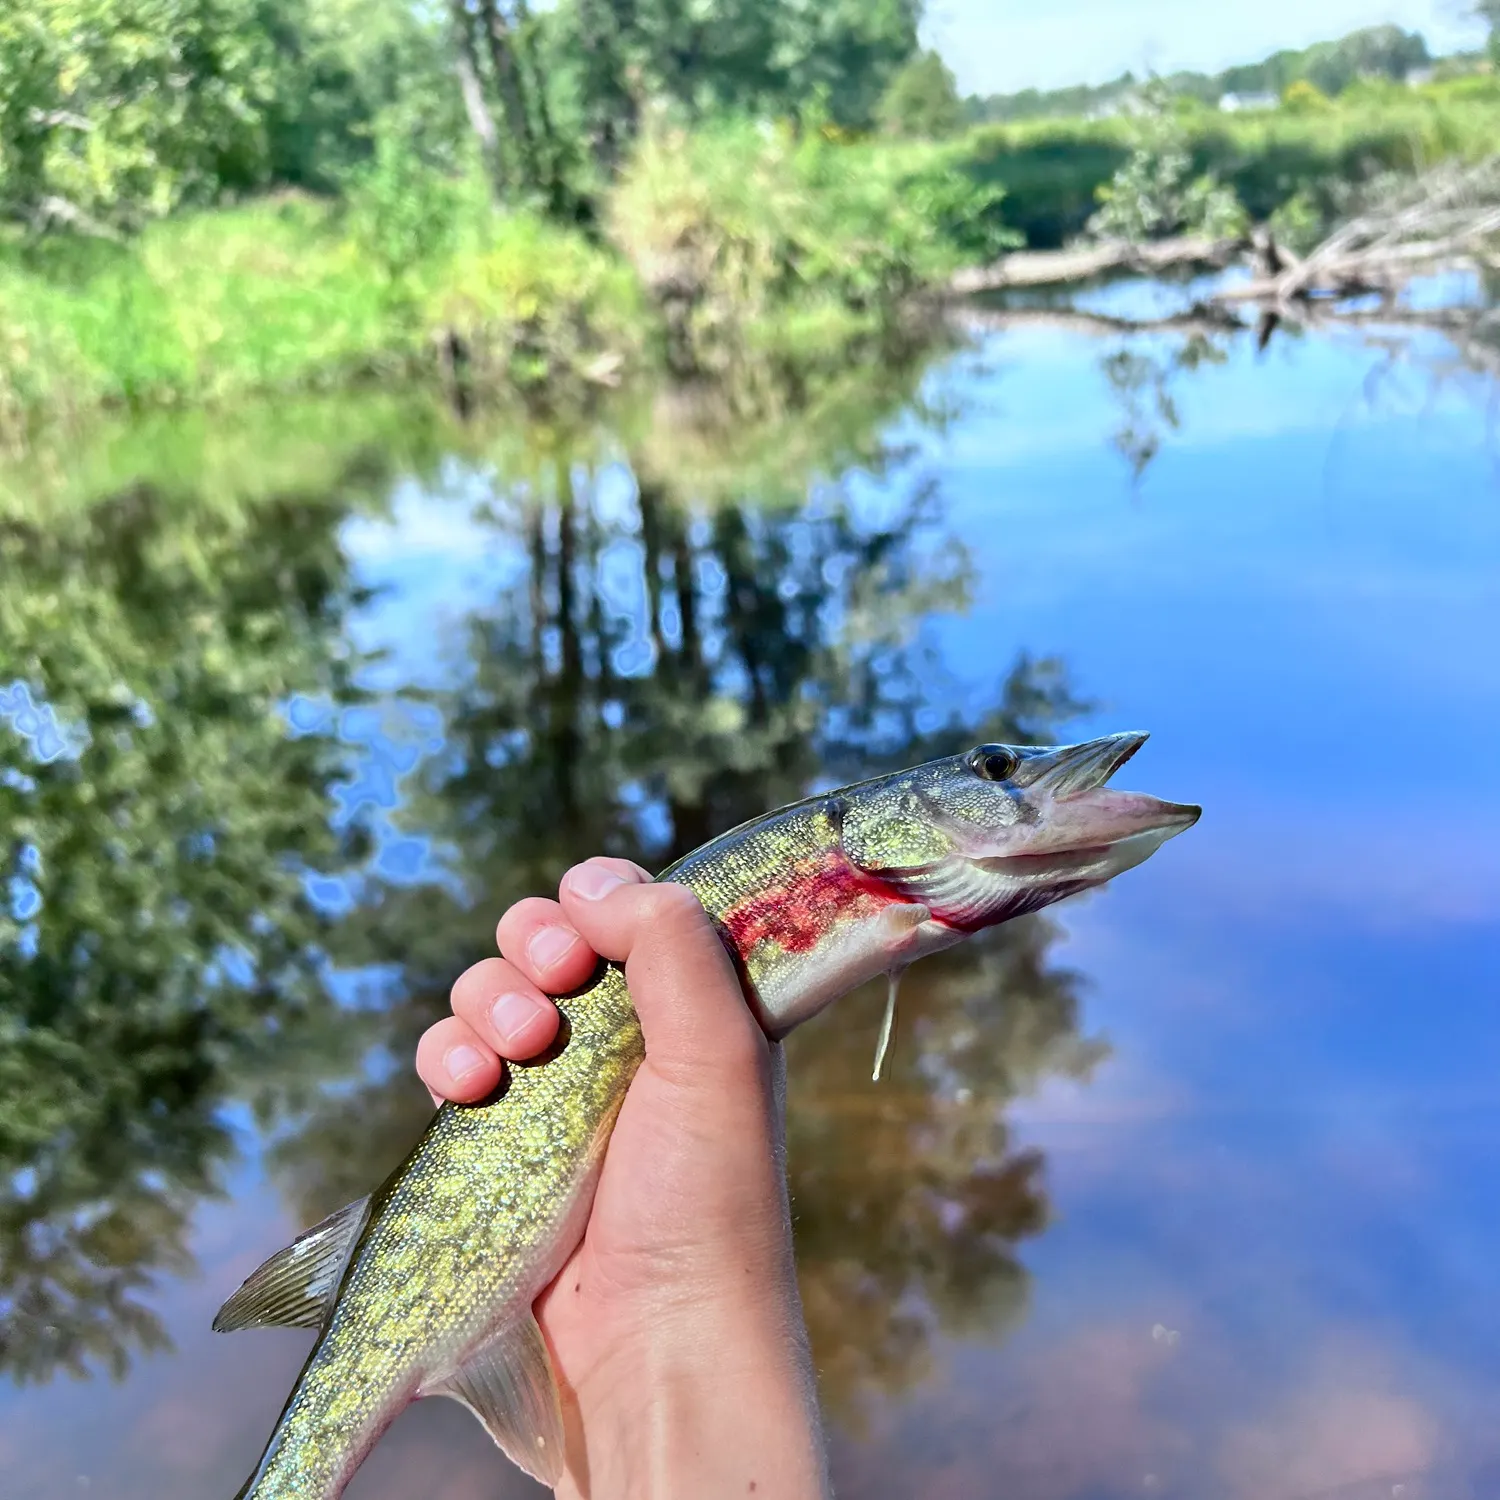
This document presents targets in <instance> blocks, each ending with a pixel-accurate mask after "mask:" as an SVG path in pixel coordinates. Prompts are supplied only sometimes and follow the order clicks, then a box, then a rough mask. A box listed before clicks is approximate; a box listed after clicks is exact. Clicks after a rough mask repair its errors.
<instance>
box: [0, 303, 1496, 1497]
mask: <svg viewBox="0 0 1500 1500" xmlns="http://www.w3.org/2000/svg"><path fill="white" fill-rule="evenodd" d="M1178 295H1179V294H1178V293H1177V292H1176V291H1174V290H1173V289H1163V288H1151V287H1140V286H1134V287H1124V288H1119V289H1115V290H1112V291H1107V292H1102V293H1098V294H1095V295H1094V296H1093V298H1092V300H1091V301H1089V302H1088V304H1087V305H1088V306H1090V307H1091V308H1093V309H1094V310H1095V311H1101V310H1102V311H1104V312H1111V311H1115V312H1117V311H1119V310H1120V309H1121V308H1136V309H1139V308H1140V307H1141V306H1147V305H1154V303H1155V301H1162V300H1164V299H1165V300H1170V299H1171V298H1173V297H1176V296H1178ZM1496 400H1497V392H1496V390H1495V388H1494V385H1493V383H1492V381H1491V380H1490V377H1488V376H1487V375H1485V374H1484V373H1483V372H1480V371H1476V370H1474V369H1472V368H1469V367H1466V366H1465V365H1464V364H1463V362H1462V361H1460V360H1459V359H1458V358H1457V357H1456V355H1455V351H1454V349H1453V347H1452V345H1451V344H1449V343H1448V342H1447V341H1446V340H1445V339H1444V338H1443V337H1442V336H1441V335H1439V334H1436V333H1432V332H1421V331H1418V332H1412V331H1409V330H1391V329H1386V328H1383V327H1381V326H1379V325H1369V326H1360V327H1358V328H1351V329H1340V330H1327V329H1323V330H1319V331H1311V332H1307V333H1305V334H1303V335H1300V336H1293V337H1284V336H1282V335H1281V334H1278V335H1277V336H1276V337H1273V338H1272V340H1271V342H1270V345H1269V347H1268V348H1267V349H1266V350H1265V351H1264V352H1257V351H1256V349H1255V348H1254V347H1253V345H1252V342H1251V341H1250V340H1249V339H1248V338H1242V339H1239V340H1237V341H1236V340H1232V339H1230V338H1228V337H1227V336H1226V337H1212V336H1203V335H1194V334H1191V333H1161V334H1152V335H1148V336H1136V337H1124V336H1120V335H1117V334H1114V333H1110V332H1108V331H1107V330H1106V331H1103V332H1101V331H1099V329H1090V328H1086V327H1083V326H1081V325H1080V326H1073V325H1070V324H1069V323H1067V321H1066V320H1055V321H1052V322H1049V321H1047V320H1046V319H1043V318H1041V317H1038V318H1036V319H1034V320H1032V321H1029V322H1026V323H1024V324H1017V325H1012V326H1000V327H993V328H990V329H988V330H986V331H982V332H979V333H976V334H974V335H973V336H972V337H970V338H969V339H967V340H965V341H962V342H959V343H957V344H955V345H950V346H947V347H945V348H943V349H941V350H936V351H931V352H929V353H928V355H926V356H925V357H924V358H922V359H920V360H917V361H914V362H912V363H910V364H897V365H893V366H889V367H885V368H876V367H873V366H872V367H869V368H860V369H852V370H847V371H844V372H840V373H838V374H836V375H826V376H825V377H824V378H822V379H820V380H819V381H817V382H814V383H811V384H804V385H803V386H802V387H801V388H799V389H797V390H795V391H788V390H786V389H784V388H782V387H780V386H777V387H775V388H771V389H766V388H761V389H757V390H756V391H754V392H752V393H750V394H748V395H746V396H744V397H743V398H742V399H741V401H740V402H739V404H737V405H736V406H734V407H733V408H730V409H726V408H725V407H724V406H723V403H722V402H720V401H718V399H717V398H715V397H713V396H711V395H709V394H707V393H704V392H696V393H695V392H684V391H680V390H679V391H645V392H639V393H632V392H627V393H624V394H622V395H621V396H619V397H618V398H617V399H612V400H610V401H609V402H608V403H606V404H605V405H604V406H603V407H601V408H600V409H599V410H598V411H596V412H593V413H590V414H587V415H582V416H579V415H574V416H572V417H567V418H565V417H562V416H558V415H553V416H550V417H548V416H543V415H539V414H536V413H532V414H530V415H526V416H523V415H521V414H508V415H500V414H491V415H490V416H488V417H484V418H479V417H475V418H471V419H470V420H469V421H467V422H459V421H458V420H457V419H456V418H454V417H451V416H449V415H447V414H445V413H444V412H442V411H439V410H437V409H435V408H432V407H428V406H425V405H423V404H421V403H417V402H413V401H406V400H402V399H398V398H396V397H392V396H388V395H376V394H368V395H365V396H361V397H349V398H344V399H340V400H337V401H335V400H333V399H329V400H326V401H322V402H310V403H298V404H291V405H285V406H281V407H274V408H273V407H255V408H251V409H248V410H244V411H236V412H227V411H226V412H220V413H217V414H213V415H197V416H193V415H186V416H183V415H178V416H172V417H159V418H153V419H149V420H147V419H139V420H137V421H134V422H117V423H114V424H112V425H111V426H109V427H108V428H107V429H105V430H103V431H101V432H100V433H98V434H96V435H94V436H93V437H92V438H90V439H88V440H87V441H83V440H80V441H78V442H76V443H73V444H69V445H64V446H60V447H54V448H52V449H51V450H49V452H48V453H46V454H44V455H42V456H38V457H36V458H33V459H31V460H29V461H27V462H26V463H25V464H22V465H20V466H18V467H17V466H13V467H12V468H11V469H10V470H9V471H8V474H7V476H6V477H5V479H4V483H3V494H4V500H3V504H0V808H3V809H4V818H5V821H6V827H7V832H8V833H9V834H10V838H9V841H8V850H7V858H8V859H9V860H10V864H9V866H8V867H7V869H6V870H5V872H4V874H5V876H6V878H7V880H8V886H7V889H8V892H9V898H8V906H0V1158H3V1166H4V1171H5V1176H4V1178H3V1181H0V1367H3V1373H4V1374H5V1376H6V1377H7V1380H6V1382H5V1383H4V1384H0V1473H3V1475H4V1480H3V1485H0V1488H3V1491H4V1494H5V1496H6V1500H60V1497H70V1496H82V1495H88V1494H103V1495H108V1496H110V1497H112V1500H147V1497H149V1500H212V1497H217V1496H222V1497H224V1500H228V1497H229V1496H230V1495H232V1494H233V1493H234V1492H235V1490H236V1489H237V1488H238V1486H239V1485H240V1483H241V1482H242V1480H243V1479H244V1477H245V1475H246V1473H248V1472H249V1470H250V1469H251V1468H252V1467H253V1464H254V1461H255V1458H256V1456H257V1454H258V1452H259V1450H260V1446H261V1444H262V1442H263V1441H264V1439H265V1437H266V1435H267V1433H268V1432H269V1430H270V1428H271V1426H272V1424H273V1423H274V1421H275V1419H276V1415H277V1413H278V1411H279V1410H280V1406H281V1402H282V1400H283V1398H284V1396H285V1393H286V1391H287V1389H288V1387H289V1385H290V1382H291V1380H292V1378H293V1376H294V1374H295V1372H296V1369H297V1367H298V1365H299V1363H300V1361H301V1359H302V1357H303V1355H304V1352H305V1349H306V1345H307V1336H306V1335H304V1334H299V1333H295V1332H259V1333H246V1334H240V1335H235V1336H232V1337H223V1336H217V1335H215V1334H213V1333H211V1332H210V1331H209V1325H210V1321H211V1319H212V1316H213V1312H214V1309H215V1308H216V1307H217V1305H218V1304H219V1303H220V1301H222V1300H223V1298H224V1297H225V1296H226V1295H227V1294H228V1293H229V1291H230V1290H232V1289H233V1287H234V1286H235V1285H236V1284H237V1283H238V1281H239V1280H240V1279H241V1278H242V1277H243V1276H244V1275H245V1274H246V1273H247V1272H248V1271H249V1270H250V1269H251V1268H252V1267H253V1266H254V1265H255V1264H256V1263H257V1262H258V1261H259V1260H260V1259H261V1258H262V1257H263V1256H265V1255H266V1254H268V1253H269V1252H270V1251H272V1250H274V1249H275V1248H276V1247H278V1246H279V1245H280V1244H282V1243H284V1242H285V1241H286V1240H287V1239H288V1238H290V1237H291V1235H292V1234H293V1233H295V1232H296V1231H297V1230H298V1229H299V1228H300V1227H301V1226H303V1225H304V1224H306V1223H309V1222H312V1221H313V1220H314V1219H316V1218H318V1217H321V1216H322V1215H323V1214H325V1213H327V1212H329V1211H331V1210H332V1209H334V1208H336V1207H338V1206H340V1205H341V1204H342V1203H344V1202H345V1201H347V1200H348V1199H350V1198H353V1197H356V1196H358V1195H359V1194H360V1193H362V1192H364V1191H366V1190H367V1189H368V1188H369V1187H370V1186H371V1185H372V1184H373V1183H374V1182H375V1181H376V1180H377V1179H378V1178H379V1177H380V1176H381V1175H382V1174H383V1173H384V1172H385V1171H386V1170H388V1168H389V1167H390V1166H391V1165H392V1164H393V1163H394V1162H395V1161H396V1160H398V1159H399V1157H400V1155H401V1154H402V1152H403V1150H404V1148H405V1146H406V1145H407V1144H408V1143H409V1142H410V1140H411V1139H412V1138H413V1136H414V1134H415V1132H416V1131H417V1130H418V1129H419V1128H420V1125H421V1122H422V1120H423V1118H424V1116H425V1112H426V1110H427V1109H428V1107H429V1106H428V1104H427V1100H426V1097H425V1095H424V1093H423V1091H422V1090H421V1088H420V1086H419V1084H418V1083H417V1081H416V1078H415V1075H414V1073H413V1071H412V1067H411V1055H412V1049H413V1046H414V1043H415V1039H416V1037H417V1035H418V1034H419V1033H420V1030H421V1029H422V1027H423V1026H424V1025H426V1024H427V1023H428V1022H429V1021H430V1020H431V1019H433V1018H434V1017H435V1016H436V1015H437V1014H439V1013H440V1011H441V1009H442V1006H443V1002H444V997H445V995H446V990H447V986H448V984H449V983H450V982H451V980H452V978H453V977H454V976H455V975H456V973H457V972H458V971H459V970H461V969H462V968H463V967H465V966H466V965H467V964H468V963H470V962H472V961H473V960H475V959H476V958H478V957H481V956H483V955H484V954H485V953H486V952H488V951H489V946H488V945H489V941H490V933H491V931H492V927H493V922H494V919H495V917H496V915H497V914H498V912H499V911H500V910H501V909H502V908H503V906H504V905H505V904H506V903H507V902H508V901H510V900H512V899H515V898H516V897H517V896H519V895H521V894H524V893H528V892H534V891H544V890H546V889H548V887H549V886H550V885H551V884H552V883H554V882H555V880H556V877H557V875H558V873H559V872H560V871H561V869H562V868H564V867H565V866H566V865H567V864H568V863H570V862H572V861H573V860H575V859H577V858H579V857H581V856H583V855H585V854H587V853H590V852H592V851H595V850H601V849H605V850H610V851H613V852H618V853H624V854H629V855H631V856H633V857H636V858H639V859H641V860H642V861H644V862H646V863H648V864H660V863H664V862H665V861H666V860H667V859H668V858H669V857H671V856H672V855H673V854H674V853H675V852H678V851H680V850H682V849H684V848H686V847H691V846H692V845H693V844H695V843H697V842H698V841H700V840H701V839H702V838H703V837H706V836H707V835H708V834H710V833H711V832H713V831H715V830H717V829H719V828H722V827H726V826H728V825H729V824H731V823H733V822H735V821H737V820H739V819H740V818H742V817H745V816H749V815H751V814H753V813H755V812H757V811H760V810H763V809H764V808H766V807H769V806H772V805H775V804H776V803H778V802H781V801H785V800H789V799H790V798H791V797H793V796H796V795H799V794H801V793H802V792H804V791H805V790H807V789H809V788H812V787H817V786H824V785H829V784H833V783H834V782H837V781H839V780H843V779H846V778H848V777H851V776H854V775H857V774H860V773H862V772H864V771H866V770H869V769H871V768H878V767H884V766H889V765H893V764H899V763H903V762H905V761H907V760H910V759H914V758H921V757H924V756H926V755H927V754H929V753H938V752H940V751H943V750H946V749H948V748H951V747H957V746H961V745H965V744H969V743H974V742H976V741H978V740H982V739H992V738H1015V737H1023V736H1024V737H1027V738H1032V739H1040V740H1050V739H1054V738H1061V739H1074V738H1082V737H1084V736H1087V735H1089V734H1092V733H1098V732H1106V731H1112V730H1119V729H1146V730H1150V731H1151V733H1152V740H1151V742H1150V744H1149V745H1148V746H1147V747H1146V748H1145V749H1144V750H1143V751H1142V753H1141V754H1140V756H1139V757H1138V758H1137V759H1136V760H1135V761H1134V762H1133V763H1132V765H1131V766H1130V767H1129V769H1128V772H1127V773H1125V775H1124V777H1123V778H1122V781H1123V784H1125V785H1131V786H1138V787H1140V788H1141V789H1143V790H1150V791H1153V792H1156V793H1158V794H1160V795H1162V796H1165V797H1169V798H1173V799H1179V800H1184V801H1192V802H1200V803H1202V804H1203V806H1204V815H1203V819H1202V821H1201V823H1200V824H1199V825H1198V827H1196V828H1194V829H1193V830H1192V831H1191V832H1190V833H1189V834H1188V835H1186V836H1185V837H1183V838H1181V839H1179V840H1176V841H1175V842H1173V843H1172V844H1170V845H1169V846H1168V847H1167V848H1165V849H1164V850H1163V851H1162V852H1161V853H1160V854H1159V855H1158V856H1157V857H1156V858H1155V859H1153V860H1152V861H1151V862H1150V863H1149V864H1147V865H1146V866H1144V867H1143V868H1142V869H1140V870H1138V871H1135V872H1133V873H1131V874H1130V875H1128V876H1126V877H1124V878H1123V879H1122V880H1120V881H1119V882H1118V883H1117V884H1116V885H1115V886H1114V887H1112V888H1110V889H1108V890H1106V891H1104V892H1101V893H1097V894H1095V895H1093V896H1090V897H1087V898H1084V899H1082V900H1079V901H1076V902H1070V903H1066V904H1064V905H1062V906H1060V907H1058V908H1056V909H1054V910H1053V911H1052V912H1050V913H1048V914H1046V915H1045V916H1044V917H1042V918H1027V919H1023V920H1022V921H1020V922H1017V923H1014V924H1012V925H1010V926H1008V927H1005V928H1002V929H999V930H998V931H996V932H994V933H992V934H990V935H988V936H987V937H986V938H985V939H983V940H981V941H979V942H976V943H975V944H973V945H972V946H971V947H968V948H965V949H960V950H955V951H954V952H953V953H951V954H948V955H943V956H941V957H940V958H938V959H934V960H930V961H929V962H928V963H926V964H925V965H922V966H919V968H918V969H917V970H914V971H913V973H912V975H911V976H909V978H908V981H907V984H906V987H905V990H904V1001H903V1024H902V1027H901V1032H900V1035H899V1037H898V1043H897V1048H896V1052H895V1055H894V1066H893V1068H892V1069H891V1074H890V1076H889V1077H888V1078H887V1080H886V1081H885V1082H883V1083H882V1084H880V1085H872V1084H871V1083H870V1082H869V1080H868V1073H869V1063H870V1058H871V1054H872V1052H873V1048H874V1043H875V1037H876V1033H877V1029H878V1025H879V1019H880V1001H881V994H879V993H876V992H875V991H873V990H872V991H870V992H867V993H861V994H859V995H856V996H854V997H851V998H850V999H849V1000H847V1001H845V1002H843V1003H842V1005H840V1006H839V1007H836V1008H835V1009H834V1010H833V1011H832V1012H830V1013H828V1014H826V1015H825V1016H823V1017H821V1018H819V1019H818V1020H817V1021H816V1022H814V1023H813V1024H812V1025H810V1026H809V1027H808V1028H806V1030H805V1031H804V1032H803V1033H799V1034H798V1035H797V1036H796V1037H795V1038H794V1039H793V1041H792V1043H791V1046H790V1078H791V1111H790V1121H789V1137H790V1152H791V1174H792V1193H793V1200H794V1211H795V1215H796V1219H797V1236H798V1245H799V1258H800V1267H801V1276H802V1285H803V1294H804V1299H805V1302H806V1306H807V1311H808V1318H809V1324H810V1327H811V1332H812V1337H813V1343H814V1349H815V1353H816V1357H817V1362H818V1367H819V1372H820V1379H821V1382H822V1391H823V1400H824V1406H825V1412H826V1417H827V1423H828V1429H829V1443H830V1448H831V1454H832V1462H833V1469H834V1474H835V1479H836V1482H837V1486H838V1492H839V1494H840V1495H841V1496H846V1497H870V1500H885V1497H891V1500H896V1497H913V1496H920V1497H931V1500H949V1497H953V1500H956V1497H968V1496H995V1497H1004V1500H1116V1497H1119V1500H1124V1497H1138V1496H1154V1497H1166V1500H1177V1497H1180V1500H1209V1497H1218V1496H1224V1497H1227V1500H1251V1497H1256V1500H1312V1497H1324V1500H1332V1497H1334V1496H1337V1497H1339V1500H1374V1497H1377V1496H1378V1497H1390V1496H1400V1497H1403V1500H1457V1497H1473V1500H1485V1497H1489V1496H1496V1495H1500V1424H1497V1421H1496V1415H1497V1408H1500V1191H1497V1184H1500V1011H1497V1006H1496V1000H1497V982H1500V774H1497V771H1500V749H1497V746H1500V448H1497V442H1496V438H1495V433H1494V423H1493V413H1494V406H1495V402H1496ZM534 1492H535V1491H534V1487H532V1486H530V1485H529V1483H528V1482H527V1481H525V1480H523V1479H521V1478H520V1477H519V1476H517V1475H516V1474H515V1472H514V1471H512V1470H511V1469H510V1468H509V1467H508V1466H507V1465H506V1464H505V1463H504V1462H503V1460H501V1459H500V1458H499V1457H498V1455H497V1454H496V1453H495V1451H494V1449H493V1448H492V1447H491V1446H490V1445H489V1443H488V1440H487V1439H486V1438H485V1437H484V1435H483V1434H482V1432H481V1431H480V1430H479V1428H478V1427H477V1425H476V1424H475V1423H474V1422H473V1421H472V1419H471V1418H470V1417H468V1416H467V1414H465V1413H464V1412H463V1411H462V1410H461V1409H460V1408H459V1407H457V1406H456V1405H453V1404H451V1403H448V1402H426V1403H422V1404H420V1405H419V1406H417V1407H415V1408H413V1409H412V1410H410V1411H408V1412H407V1413H406V1414H405V1415H403V1416H402V1417H401V1418H400V1420H399V1421H398V1422H397V1424H396V1425H395V1427H394V1428H393V1429H392V1431H391V1432H390V1433H389V1434H388V1435H387V1436H386V1438H385V1439H384V1440H383V1441H382V1443H381V1444H380V1446H379V1448H378V1449H377V1450H376V1452H375V1453H374V1455H373V1456H372V1457H371V1458H370V1459H369V1461H368V1462H367V1463H366V1465H365V1467H364V1469H363V1470H362V1471H361V1473H360V1474H359V1476H358V1478H357V1479H356V1481H355V1483H354V1484H353V1485H352V1486H351V1488H350V1490H349V1494H350V1496H351V1500H405V1497H410V1496H415V1495H421V1496H431V1497H433V1500H479V1497H489V1496H498V1495H512V1494H514V1495H517V1496H519V1495H522V1494H528V1493H534Z"/></svg>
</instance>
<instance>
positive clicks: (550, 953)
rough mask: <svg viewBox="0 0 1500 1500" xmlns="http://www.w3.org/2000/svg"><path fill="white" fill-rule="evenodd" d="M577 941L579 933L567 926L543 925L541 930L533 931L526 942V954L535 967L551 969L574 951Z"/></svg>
mask: <svg viewBox="0 0 1500 1500" xmlns="http://www.w3.org/2000/svg"><path fill="white" fill-rule="evenodd" d="M577 941H578V934H577V933H576V932H569V931H568V930H567V928H566V927H543V928H542V929H541V931H540V932H534V933H532V935H531V939H530V941H529V942H528V943H527V944H526V956H527V958H529V959H530V960H531V962H532V965H533V966H534V967H535V968H538V969H550V968H551V967H552V965H553V964H555V963H560V962H561V961H562V960H563V959H564V958H566V957H567V956H568V954H569V953H571V952H572V951H573V944H574V943H576V942H577Z"/></svg>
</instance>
